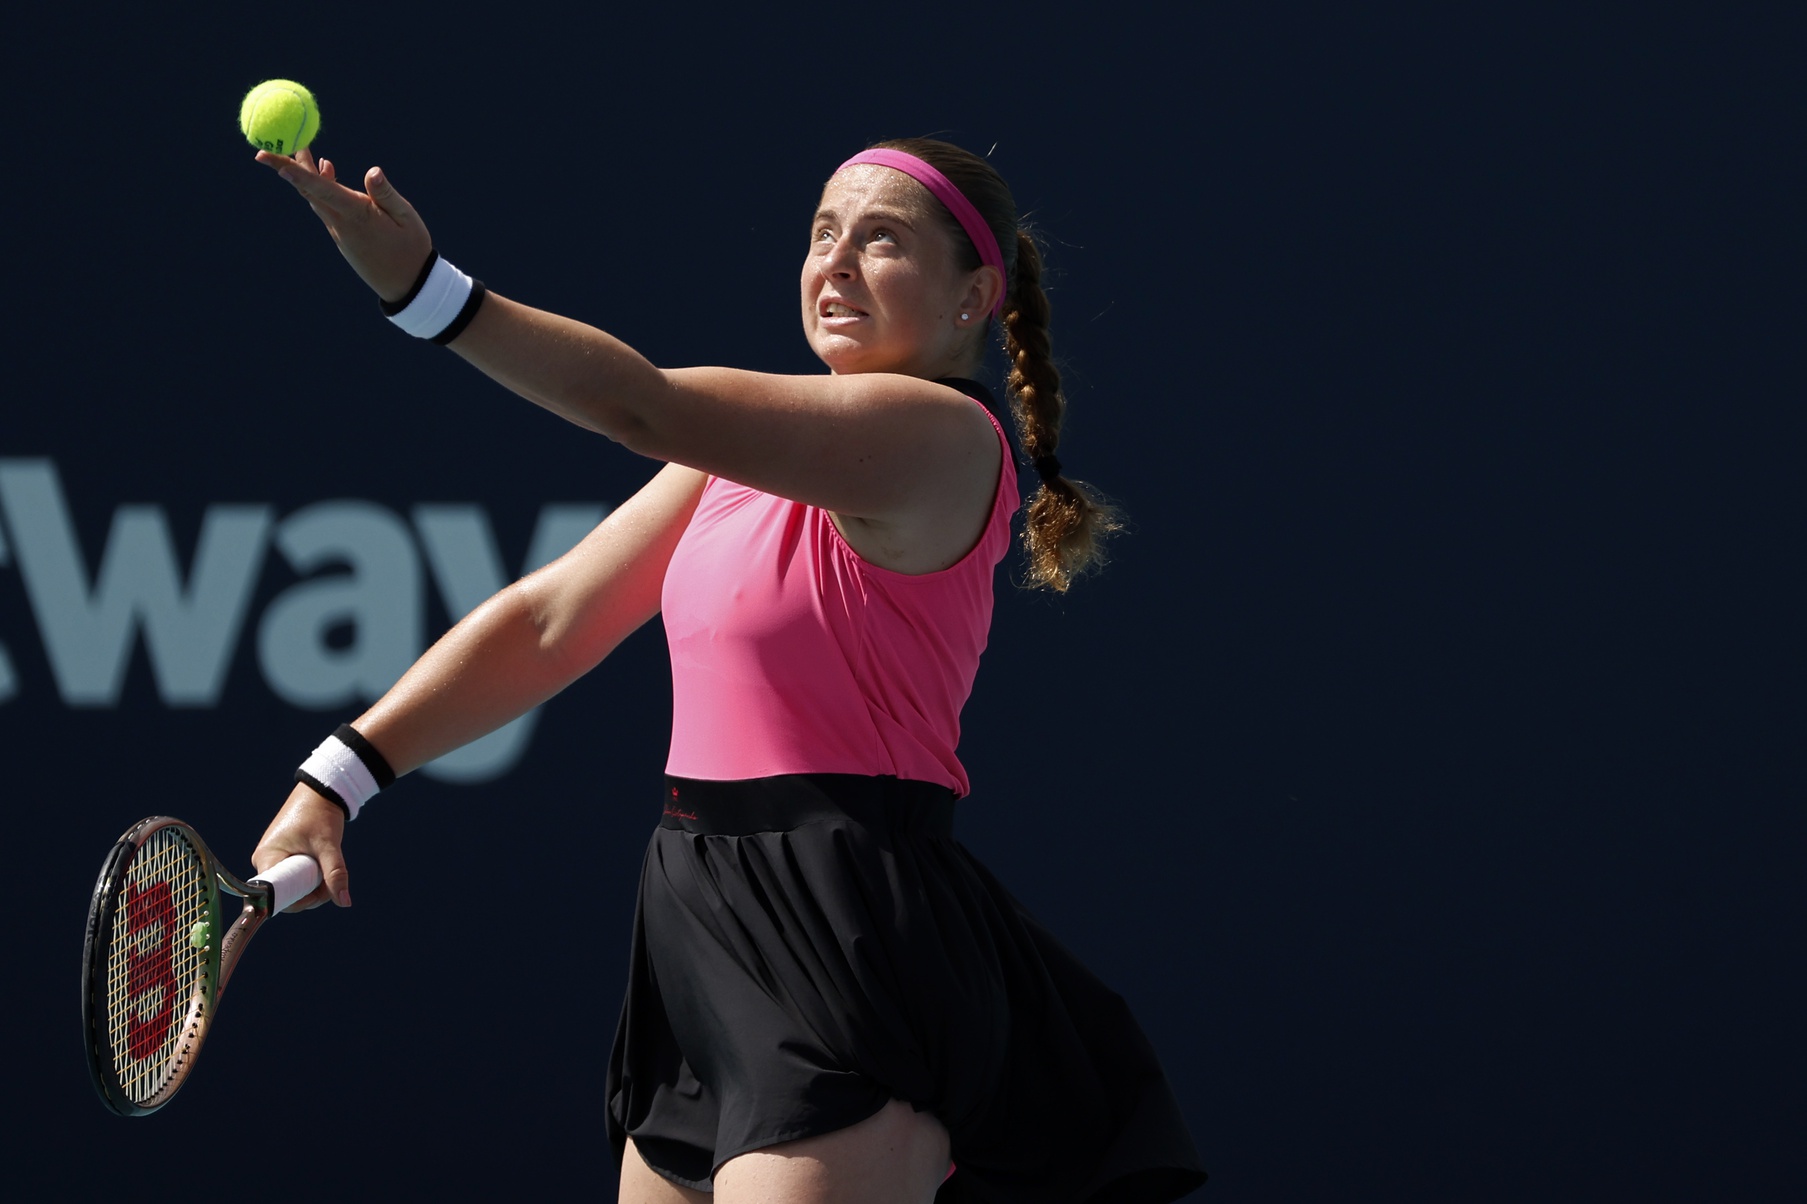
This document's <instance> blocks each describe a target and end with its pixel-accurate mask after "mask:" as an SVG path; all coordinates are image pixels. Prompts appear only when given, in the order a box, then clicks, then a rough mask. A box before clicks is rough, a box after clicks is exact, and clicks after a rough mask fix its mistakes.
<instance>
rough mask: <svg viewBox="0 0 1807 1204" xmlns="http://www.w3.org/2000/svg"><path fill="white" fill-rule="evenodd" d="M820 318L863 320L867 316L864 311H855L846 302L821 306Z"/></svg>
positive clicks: (832, 302)
mask: <svg viewBox="0 0 1807 1204" xmlns="http://www.w3.org/2000/svg"><path fill="white" fill-rule="evenodd" d="M822 316H823V317H824V318H864V317H866V316H868V315H867V314H866V311H865V310H862V309H855V308H853V306H851V305H848V304H847V303H846V302H843V301H829V302H826V303H825V304H824V305H823V306H822Z"/></svg>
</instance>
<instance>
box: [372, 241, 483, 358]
mask: <svg viewBox="0 0 1807 1204" xmlns="http://www.w3.org/2000/svg"><path fill="white" fill-rule="evenodd" d="M482 290H483V286H482V285H481V284H479V283H478V282H477V281H475V280H472V279H471V278H470V277H469V276H467V275H465V274H464V273H463V272H461V271H459V270H458V269H457V268H455V267H453V266H452V263H451V261H450V260H448V259H447V258H446V257H445V256H443V255H441V254H439V253H438V252H437V251H436V252H434V253H433V264H432V266H431V267H430V268H428V269H427V274H426V278H425V279H423V280H422V281H421V282H420V287H419V288H418V289H417V290H416V291H415V293H414V296H413V297H412V298H410V299H409V301H408V303H407V304H406V305H404V306H402V308H401V309H400V310H399V311H397V312H395V313H392V314H389V315H388V317H389V320H390V321H391V322H394V323H395V324H396V325H397V326H399V327H401V328H402V329H403V330H405V331H407V332H408V333H409V334H411V335H413V336H414V337H415V338H417V339H432V340H434V341H435V342H442V343H443V342H449V341H450V340H451V338H453V337H455V336H456V335H457V334H458V333H459V332H460V331H462V330H463V329H464V325H465V323H468V322H469V321H470V318H471V315H472V314H474V313H475V312H476V309H475V304H474V303H475V302H480V301H481V300H482ZM473 294H476V295H475V296H473ZM384 308H385V310H386V309H387V306H385V307H384Z"/></svg>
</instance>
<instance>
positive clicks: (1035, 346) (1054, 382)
mask: <svg viewBox="0 0 1807 1204" xmlns="http://www.w3.org/2000/svg"><path fill="white" fill-rule="evenodd" d="M1010 276H1011V285H1010V296H1009V299H1008V300H1006V301H1005V302H1004V354H1005V355H1006V356H1007V357H1008V358H1009V360H1010V375H1009V376H1008V377H1006V378H1005V381H1004V391H1005V392H1006V393H1008V394H1009V395H1010V408H1011V412H1012V414H1014V415H1015V417H1016V424H1017V432H1018V434H1019V435H1020V436H1021V438H1022V441H1023V451H1024V452H1025V453H1027V454H1028V456H1029V459H1030V462H1031V463H1033V464H1034V465H1035V469H1036V471H1037V472H1038V473H1039V474H1040V475H1041V478H1042V483H1041V486H1040V487H1039V488H1038V489H1037V490H1036V491H1035V496H1033V497H1032V498H1030V499H1029V509H1028V522H1027V523H1026V524H1025V526H1024V528H1023V550H1024V551H1025V552H1027V553H1028V556H1029V583H1030V584H1031V585H1036V586H1042V585H1045V586H1048V587H1050V588H1052V589H1054V590H1057V591H1059V592H1061V593H1065V592H1066V590H1067V587H1068V586H1069V585H1071V584H1072V582H1073V578H1074V577H1075V576H1077V575H1079V574H1081V573H1084V572H1086V571H1087V570H1089V569H1092V568H1096V567H1097V566H1099V565H1101V564H1103V563H1104V548H1103V546H1102V544H1103V541H1104V538H1105V537H1106V536H1107V535H1109V534H1111V533H1112V532H1114V531H1118V530H1121V529H1122V525H1123V524H1122V522H1121V521H1120V520H1119V519H1118V517H1117V512H1116V510H1115V508H1113V507H1111V506H1109V505H1107V504H1106V503H1105V502H1104V501H1103V500H1102V499H1101V498H1099V497H1098V496H1097V495H1096V494H1094V493H1093V492H1092V491H1091V490H1090V489H1087V488H1086V487H1085V486H1084V485H1083V484H1081V483H1080V482H1077V481H1069V480H1068V479H1067V478H1066V477H1063V476H1061V475H1060V460H1059V459H1058V458H1057V457H1056V456H1055V451H1056V449H1058V448H1059V447H1060V420H1061V417H1062V416H1063V415H1064V414H1065V413H1066V409H1067V399H1066V397H1065V395H1064V394H1062V393H1061V391H1060V373H1059V371H1057V370H1056V369H1055V367H1054V361H1053V359H1052V358H1051V357H1050V355H1049V341H1048V316H1049V313H1050V310H1051V307H1050V306H1049V304H1048V295H1047V294H1046V293H1044V292H1043V291H1042V256H1041V251H1040V250H1038V249H1037V247H1036V245H1035V240H1033V239H1032V238H1030V237H1029V235H1028V233H1027V232H1026V231H1024V230H1021V229H1019V230H1017V232H1016V268H1015V270H1014V271H1012V272H1011V274H1010Z"/></svg>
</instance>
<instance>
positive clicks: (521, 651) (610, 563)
mask: <svg viewBox="0 0 1807 1204" xmlns="http://www.w3.org/2000/svg"><path fill="white" fill-rule="evenodd" d="M706 480H707V478H706V477H705V476H704V475H703V474H702V473H699V472H696V471H694V470H692V469H688V468H683V467H679V466H677V465H671V466H668V467H666V468H665V469H664V470H663V471H661V472H660V473H659V475H658V476H656V477H654V478H653V479H652V481H651V482H650V483H648V484H647V485H646V487H645V488H643V489H641V490H640V491H639V492H638V493H636V494H635V495H634V496H633V498H631V499H630V500H629V501H628V502H626V503H625V504H624V505H622V506H621V507H620V508H619V509H617V510H616V511H615V512H614V513H612V514H610V515H609V517H608V519H607V520H605V521H604V522H603V523H602V525H601V526H599V527H597V528H596V530H595V531H593V532H591V533H590V534H589V535H588V536H586V537H585V539H584V541H583V542H582V543H580V544H578V545H577V547H575V548H573V549H572V550H571V551H570V552H567V553H566V554H565V555H564V556H562V557H560V558H559V559H558V560H556V561H554V562H553V563H551V564H549V565H547V566H546V567H545V568H543V569H541V570H540V571H539V572H537V573H534V574H532V575H531V576H529V577H525V578H523V579H522V580H520V581H517V582H515V583H514V584H513V585H511V586H509V587H508V588H506V589H504V590H502V591H501V592H500V593H498V594H497V595H496V596H495V597H493V598H491V599H490V600H489V601H488V602H485V603H484V604H483V605H482V606H479V607H478V608H477V609H476V610H474V611H472V612H471V613H470V614H468V615H466V616H465V617H464V619H463V620H462V621H461V622H459V624H458V625H457V626H456V627H454V628H452V630H451V631H449V632H447V633H446V634H445V636H444V637H443V638H442V639H440V640H439V642H438V643H436V644H434V645H433V647H431V648H429V649H428V650H427V652H426V653H425V654H424V655H423V656H422V657H421V658H420V659H419V660H418V661H416V662H415V663H414V666H413V667H412V668H410V669H409V670H408V672H407V673H405V674H404V675H403V676H402V679H401V680H400V681H399V682H397V683H396V684H395V685H394V687H393V688H391V689H390V690H389V692H388V693H387V694H385V695H383V697H382V698H381V699H380V700H378V701H377V703H376V704H375V705H374V706H372V707H371V708H370V709H369V710H368V711H365V712H364V714H363V715H362V716H360V717H359V718H358V719H357V720H356V722H355V723H354V726H355V727H356V728H357V729H358V731H359V732H360V733H361V734H362V735H363V736H364V737H365V738H366V739H367V740H369V741H370V742H371V743H372V744H373V745H375V746H376V747H377V749H379V750H380V751H381V752H382V754H383V756H384V758H385V759H386V760H387V761H388V762H389V763H390V766H391V767H392V768H393V769H394V770H395V772H396V773H397V774H398V775H399V774H404V773H407V772H409V771H410V770H413V769H416V768H418V767H419V766H421V765H424V764H425V763H426V762H428V761H430V760H432V759H433V758H434V757H437V756H440V755H442V754H444V753H447V752H450V751H451V750H452V749H454V748H457V747H459V746H460V745H463V744H466V743H469V742H470V741H472V740H475V739H477V738H478V737H479V736H482V735H485V734H486V733H488V732H491V731H494V730H495V729H496V728H498V727H501V726H502V725H503V724H505V723H507V722H509V721H510V720H511V719H514V718H515V717H516V716H518V715H521V714H524V713H526V712H527V711H528V710H531V709H532V708H533V707H535V706H538V705H539V704H540V703H542V702H544V701H545V700H546V699H548V698H550V697H552V696H553V695H554V694H557V693H558V692H559V691H560V690H562V689H564V688H565V687H566V686H568V685H570V684H571V683H572V682H573V681H576V680H577V679H578V678H579V677H581V676H583V675H584V674H585V673H587V672H588V671H589V670H590V669H592V668H594V667H595V666H596V665H597V664H598V663H600V662H601V660H602V659H603V658H604V657H605V656H607V655H608V654H609V653H610V652H611V651H613V650H614V649H615V647H616V645H618V644H619V643H620V642H621V641H622V640H624V639H626V638H627V636H628V635H629V634H631V633H632V632H633V631H634V630H635V629H637V628H638V627H640V625H641V624H643V623H645V622H646V621H647V620H648V619H650V618H652V617H653V615H655V614H657V613H658V611H659V593H660V589H661V587H662V586H663V584H664V580H665V568H666V566H667V565H668V564H669V563H670V562H671V555H672V551H673V550H674V549H675V548H676V547H677V543H678V538H679V536H681V535H682V534H683V531H684V527H685V526H686V524H688V523H689V521H690V516H691V514H692V513H693V512H694V511H695V509H696V503H697V499H698V498H699V497H700V496H701V495H702V491H703V485H704V483H705V481H706ZM343 831H344V816H343V815H342V814H341V812H340V811H339V810H338V808H337V807H335V806H333V805H332V804H331V803H329V802H327V801H326V800H325V799H323V798H322V797H320V796H319V795H318V794H316V793H315V792H314V791H313V790H312V789H310V788H309V787H307V786H304V785H297V786H296V787H295V789H294V790H293V791H292V792H291V793H290V795H289V798H288V801H287V802H285V803H284V804H283V807H282V809H281V810H280V811H278V812H277V814H276V818H275V819H274V820H272V821H271V823H270V826H269V828H268V829H267V830H266V831H265V832H264V835H263V838H262V840H260V841H259V842H258V845H257V849H256V850H255V851H254V852H253V853H252V855H251V863H252V864H253V865H254V866H256V867H257V868H258V869H266V868H268V867H269V866H271V865H274V864H275V863H276V862H278V861H280V860H282V859H283V858H284V857H287V856H289V855H290V854H292V853H307V854H308V855H310V856H312V857H313V858H314V859H315V860H316V861H318V862H320V868H321V870H322V871H323V872H324V875H325V882H324V883H323V884H322V885H321V887H320V888H319V889H318V890H316V891H315V892H314V893H313V894H311V895H309V896H308V897H307V898H306V899H304V900H303V901H302V902H301V903H300V904H298V906H300V907H304V908H305V907H313V906H316V905H318V904H320V903H323V902H325V901H326V900H327V899H328V898H332V899H334V900H335V901H337V902H338V903H339V904H340V906H347V905H349V903H350V893H349V877H348V875H347V873H346V870H345V859H344V856H343V853H342V852H341V849H340V843H341V841H342V839H343Z"/></svg>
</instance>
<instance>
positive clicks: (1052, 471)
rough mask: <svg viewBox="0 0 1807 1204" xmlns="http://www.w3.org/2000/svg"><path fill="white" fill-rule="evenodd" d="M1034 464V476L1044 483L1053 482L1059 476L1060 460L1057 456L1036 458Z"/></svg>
mask: <svg viewBox="0 0 1807 1204" xmlns="http://www.w3.org/2000/svg"><path fill="white" fill-rule="evenodd" d="M1034 464H1035V471H1036V474H1037V475H1038V476H1040V477H1041V479H1042V480H1044V481H1053V480H1054V479H1055V478H1056V477H1058V476H1059V475H1060V459H1059V457H1057V456H1037V457H1035V460H1034Z"/></svg>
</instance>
